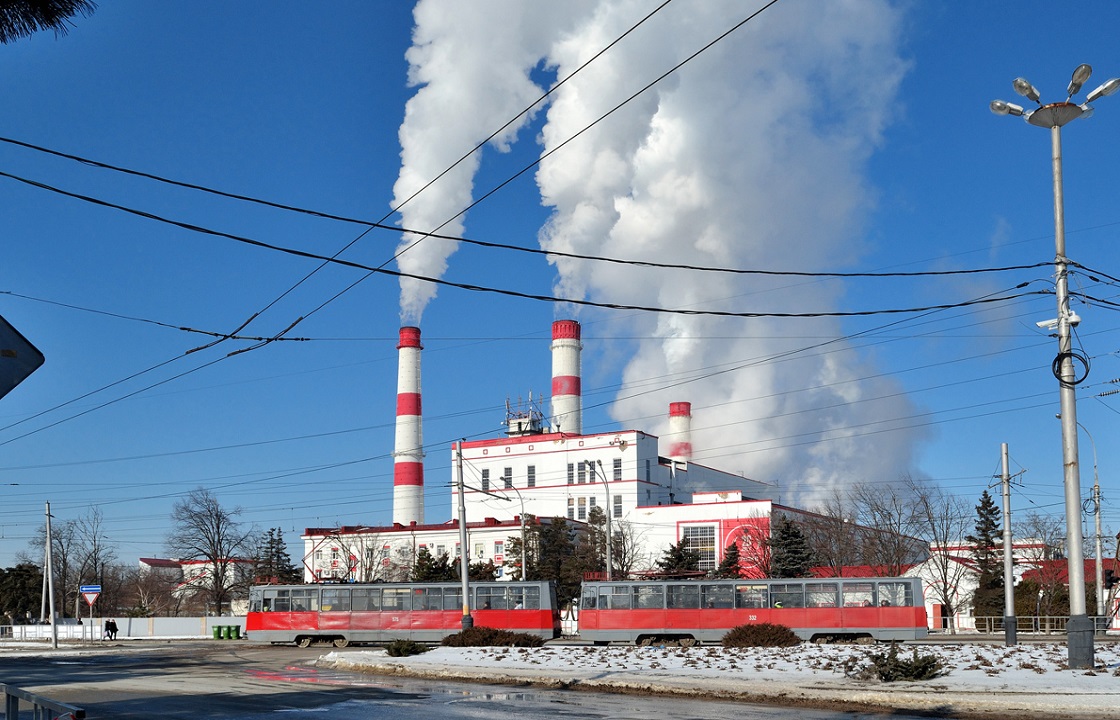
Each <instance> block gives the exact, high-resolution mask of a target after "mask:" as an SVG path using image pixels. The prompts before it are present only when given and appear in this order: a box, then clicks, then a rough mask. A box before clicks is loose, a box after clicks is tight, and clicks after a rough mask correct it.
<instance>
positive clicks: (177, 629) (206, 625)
mask: <svg viewBox="0 0 1120 720" xmlns="http://www.w3.org/2000/svg"><path fill="white" fill-rule="evenodd" d="M113 619H114V620H116V621H117V640H129V639H140V638H172V637H179V638H183V637H187V638H192V637H199V638H202V637H213V636H214V626H215V625H238V626H240V634H241V635H244V634H245V617H244V616H232V617H149V618H127V617H126V618H113ZM105 620H106V618H99V617H94V618H93V623H92V627H93V628H94V634H93V639H94V640H99V639H100V638H101V635H102V632H103V628H104V627H105ZM90 627H91V624H90V621H89V620H88V619H84V620H83V623H82V624H81V625H79V624H77V623H73V624H71V623H67V624H65V625H63V624H60V625H59V626H58V639H59V640H83V639H84V640H89V639H90ZM50 637H51V626H50V625H0V640H43V639H47V640H49V639H50Z"/></svg>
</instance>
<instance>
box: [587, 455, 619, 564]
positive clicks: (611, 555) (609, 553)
mask: <svg viewBox="0 0 1120 720" xmlns="http://www.w3.org/2000/svg"><path fill="white" fill-rule="evenodd" d="M595 462H597V463H599V477H601V478H603V489H604V490H606V491H607V506H606V507H605V508H603V511H604V512H605V513H606V515H607V580H608V581H610V580H613V579H614V572H613V569H614V552H612V550H611V535H612V532H611V512H612V509H613V506H612V505H611V487H610V485H608V484H607V473H606V471H604V470H603V461H602V460H596V461H595ZM591 468H592V472H594V471H595V466H594V465H592V466H591Z"/></svg>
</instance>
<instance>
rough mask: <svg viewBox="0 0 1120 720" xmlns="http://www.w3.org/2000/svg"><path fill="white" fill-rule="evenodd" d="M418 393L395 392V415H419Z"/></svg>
mask: <svg viewBox="0 0 1120 720" xmlns="http://www.w3.org/2000/svg"><path fill="white" fill-rule="evenodd" d="M419 414H420V393H397V416H398V417H399V416H401V415H419Z"/></svg>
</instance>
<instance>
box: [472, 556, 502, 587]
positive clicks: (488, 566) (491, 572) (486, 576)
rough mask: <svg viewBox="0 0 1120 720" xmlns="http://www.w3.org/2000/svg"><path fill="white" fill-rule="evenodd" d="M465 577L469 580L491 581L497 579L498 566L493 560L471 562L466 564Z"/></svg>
mask: <svg viewBox="0 0 1120 720" xmlns="http://www.w3.org/2000/svg"><path fill="white" fill-rule="evenodd" d="M467 577H468V578H470V581H471V582H493V581H495V580H497V579H498V568H497V567H496V566H495V565H494V561H493V560H487V561H486V562H483V561H481V560H479V561H477V562H472V563H471V564H470V565H468V566H467Z"/></svg>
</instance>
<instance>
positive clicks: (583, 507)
mask: <svg viewBox="0 0 1120 720" xmlns="http://www.w3.org/2000/svg"><path fill="white" fill-rule="evenodd" d="M576 517H578V518H579V519H580V520H586V519H587V498H580V499H579V514H578V515H577V516H576Z"/></svg>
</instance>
